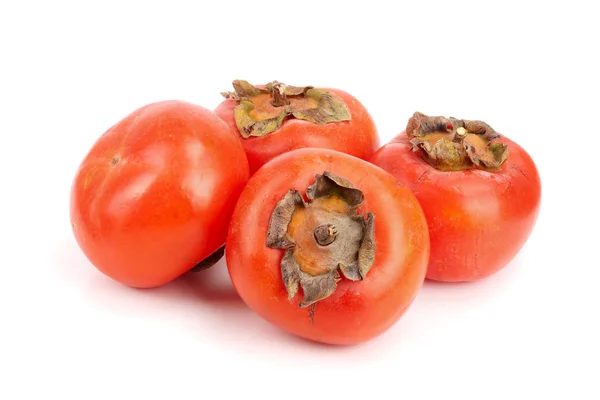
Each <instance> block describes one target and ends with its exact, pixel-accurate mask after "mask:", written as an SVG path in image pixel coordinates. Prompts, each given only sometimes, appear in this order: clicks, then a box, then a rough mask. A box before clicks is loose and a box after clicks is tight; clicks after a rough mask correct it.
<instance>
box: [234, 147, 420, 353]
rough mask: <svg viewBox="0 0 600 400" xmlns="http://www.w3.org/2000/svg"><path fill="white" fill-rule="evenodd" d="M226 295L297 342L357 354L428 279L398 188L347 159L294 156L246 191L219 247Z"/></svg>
mask: <svg viewBox="0 0 600 400" xmlns="http://www.w3.org/2000/svg"><path fill="white" fill-rule="evenodd" d="M226 248H227V252H226V257H227V266H228V270H229V274H230V276H231V279H232V282H233V285H234V287H235V289H236V290H237V292H238V293H239V295H240V296H241V297H242V299H243V300H244V301H245V302H246V304H247V305H248V306H249V307H250V308H252V309H253V310H254V311H256V312H257V313H258V314H259V315H260V316H261V317H263V318H264V319H266V320H267V321H270V322H271V323H273V324H275V325H277V326H278V327H280V328H282V329H284V330H286V331H288V332H291V333H293V334H295V335H298V336H301V337H304V338H307V339H310V340H314V341H319V342H323V343H330V344H354V343H359V342H362V341H366V340H369V339H371V338H374V337H376V336H378V335H380V334H381V333H383V332H384V331H386V330H387V329H388V328H390V327H391V326H392V325H393V324H394V323H395V322H396V321H397V320H398V319H399V318H400V317H401V316H402V315H403V314H404V312H405V311H406V310H407V308H408V307H409V305H410V304H411V302H412V301H413V299H414V298H415V296H416V295H417V292H418V290H419V289H420V287H421V285H422V283H423V281H424V278H425V272H426V266H427V260H428V256H429V235H428V232H427V224H426V220H425V217H424V215H423V211H422V210H421V207H420V205H419V203H418V202H417V200H416V198H415V196H414V195H413V194H412V193H411V191H410V189H409V188H407V187H406V186H405V185H403V184H401V183H399V182H397V180H396V179H394V177H392V176H391V175H390V174H388V173H387V172H385V171H384V170H382V169H380V168H378V167H376V166H374V165H372V164H369V163H368V162H366V161H363V160H360V159H358V158H356V157H353V156H350V155H348V154H344V153H340V152H337V151H333V150H326V149H299V150H294V151H291V152H288V153H285V154H282V155H280V156H278V157H276V158H275V159H273V160H271V161H269V162H268V163H266V164H265V165H264V166H263V167H262V168H261V169H260V170H259V171H258V172H257V173H256V174H255V175H254V176H253V177H252V178H251V179H250V181H249V182H248V185H247V186H246V187H245V189H244V191H243V192H242V194H241V196H240V199H239V201H238V203H237V206H236V209H235V212H234V214H233V217H232V220H231V224H230V228H229V234H228V237H227V244H226Z"/></svg>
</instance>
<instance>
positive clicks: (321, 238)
mask: <svg viewBox="0 0 600 400" xmlns="http://www.w3.org/2000/svg"><path fill="white" fill-rule="evenodd" d="M314 234H315V240H316V241H317V243H319V245H320V246H328V245H330V244H331V243H333V241H334V240H335V237H336V236H337V228H336V227H335V226H333V225H331V224H323V225H319V226H317V227H316V228H315V232H314Z"/></svg>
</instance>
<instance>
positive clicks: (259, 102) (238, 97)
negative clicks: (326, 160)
mask: <svg viewBox="0 0 600 400" xmlns="http://www.w3.org/2000/svg"><path fill="white" fill-rule="evenodd" d="M233 87H234V92H224V93H223V95H224V96H225V97H226V100H224V101H223V102H222V103H221V104H220V105H219V106H218V107H217V108H216V109H215V111H216V113H217V114H218V115H219V116H220V117H221V118H223V120H224V121H225V122H227V123H228V124H229V125H230V126H231V127H232V129H233V130H234V131H235V132H236V133H237V136H238V137H239V138H240V140H241V142H242V145H243V146H244V149H245V151H246V154H247V155H248V162H249V164H250V172H251V174H253V173H254V172H256V170H258V169H259V168H260V167H261V166H262V165H263V164H265V163H266V162H267V161H269V160H271V159H272V158H273V157H276V156H277V155H279V154H282V153H285V152H288V151H291V150H294V149H300V148H307V147H310V148H325V149H332V150H337V151H340V152H343V153H347V154H350V155H353V156H355V157H358V158H361V159H365V160H366V159H368V158H369V157H370V156H371V155H372V154H373V152H375V150H377V149H378V148H379V145H380V143H379V136H378V135H377V130H376V127H375V124H374V122H373V119H372V118H371V115H370V114H369V112H368V111H367V109H366V108H365V107H364V106H363V105H362V104H361V103H360V102H359V101H358V100H357V99H356V98H354V97H353V96H352V95H350V94H349V93H347V92H345V91H343V90H339V89H323V88H313V87H311V86H307V87H297V86H287V85H284V84H283V83H280V82H277V81H274V82H271V83H269V84H267V85H262V86H253V85H251V84H250V83H248V82H246V81H241V80H236V81H234V82H233Z"/></svg>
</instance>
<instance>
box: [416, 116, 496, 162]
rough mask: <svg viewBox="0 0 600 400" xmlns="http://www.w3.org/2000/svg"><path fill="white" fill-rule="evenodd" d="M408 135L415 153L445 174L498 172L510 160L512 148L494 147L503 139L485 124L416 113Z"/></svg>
mask: <svg viewBox="0 0 600 400" xmlns="http://www.w3.org/2000/svg"><path fill="white" fill-rule="evenodd" d="M406 134H407V135H408V137H409V138H411V140H410V143H411V144H412V145H413V150H414V151H420V152H421V153H422V154H423V156H424V159H425V160H426V161H427V162H428V163H429V164H431V165H432V166H434V167H435V168H437V169H439V170H442V171H460V170H465V169H471V168H479V169H482V170H487V171H495V170H498V169H499V168H500V167H501V166H502V164H503V163H504V161H506V159H507V158H508V147H507V146H506V145H504V144H502V143H493V140H495V139H498V138H499V137H500V135H499V134H498V133H497V132H496V131H495V130H494V129H492V127H491V126H489V125H488V124H486V123H485V122H483V121H468V120H464V119H456V118H452V117H450V118H445V117H429V116H427V115H424V114H421V113H419V112H416V113H415V114H414V115H413V116H412V118H411V119H410V120H409V121H408V125H407V127H406Z"/></svg>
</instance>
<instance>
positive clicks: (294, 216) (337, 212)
mask: <svg viewBox="0 0 600 400" xmlns="http://www.w3.org/2000/svg"><path fill="white" fill-rule="evenodd" d="M306 195H307V197H308V199H309V201H308V202H305V201H304V198H303V197H302V195H301V194H300V193H299V192H298V191H297V190H289V191H288V192H287V194H286V195H285V196H284V197H283V198H282V199H281V200H280V201H279V202H278V203H277V206H276V207H275V210H274V211H273V213H272V214H271V220H270V222H269V230H268V232H267V246H269V247H271V248H276V249H285V253H284V255H283V258H282V260H281V274H282V279H283V283H284V285H285V287H286V289H287V292H288V299H289V300H290V301H291V300H292V299H293V298H294V297H295V296H296V294H297V293H298V289H299V287H302V291H303V292H304V298H303V300H302V302H301V303H300V307H308V306H310V305H311V304H314V303H316V302H317V301H319V300H322V299H324V298H326V297H328V296H330V295H331V294H332V293H333V292H334V291H335V289H336V287H337V282H338V281H339V280H340V279H341V278H342V276H344V277H345V278H346V279H349V280H352V281H359V280H362V279H363V278H364V277H365V276H366V275H367V273H368V272H369V270H370V269H371V266H372V265H373V261H374V259H375V237H374V232H375V231H374V230H375V216H374V215H373V214H372V213H368V214H367V217H366V219H365V217H364V216H363V215H362V214H358V213H357V209H358V207H360V205H361V204H362V203H363V201H364V196H363V193H362V192H361V191H360V190H359V189H357V188H355V187H354V186H353V185H352V184H351V183H350V182H349V181H348V180H346V179H345V178H343V177H340V176H336V175H333V174H331V173H329V172H328V171H325V172H324V173H323V174H322V175H316V179H315V181H314V183H313V184H312V185H310V186H309V187H308V190H307V192H306Z"/></svg>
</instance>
